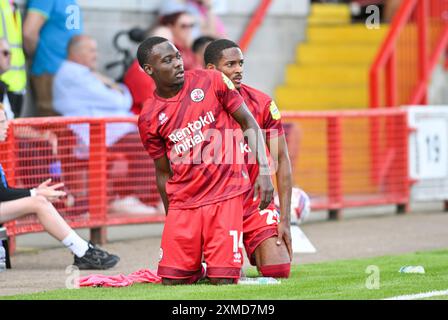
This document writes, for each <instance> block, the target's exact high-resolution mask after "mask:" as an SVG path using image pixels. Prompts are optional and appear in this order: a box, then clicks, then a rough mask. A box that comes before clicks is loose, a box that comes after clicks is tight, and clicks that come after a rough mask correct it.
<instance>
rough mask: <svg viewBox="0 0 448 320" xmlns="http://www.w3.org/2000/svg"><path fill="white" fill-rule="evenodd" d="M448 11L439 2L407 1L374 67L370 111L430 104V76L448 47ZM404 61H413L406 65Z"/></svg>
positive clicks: (447, 5)
mask: <svg viewBox="0 0 448 320" xmlns="http://www.w3.org/2000/svg"><path fill="white" fill-rule="evenodd" d="M447 10H448V3H446V2H444V3H442V2H439V1H438V0H425V1H421V0H420V1H418V0H404V1H403V3H402V5H401V6H400V8H399V10H398V12H397V14H396V15H395V17H394V20H393V21H392V25H391V28H390V31H389V33H388V35H387V37H386V39H385V40H384V42H383V43H382V45H381V47H380V50H379V52H378V54H377V55H376V57H375V59H374V62H373V64H372V66H371V68H370V73H369V81H370V83H369V88H370V92H369V93H370V97H369V106H370V108H379V107H381V106H385V105H386V106H387V107H394V106H397V105H403V104H427V87H428V81H429V76H430V73H431V72H432V70H434V68H435V66H436V64H437V61H438V59H439V58H440V56H441V55H442V53H443V52H444V49H445V48H446V47H447V45H448V24H447V19H446V18H445V17H444V12H446V11H447ZM440 26H442V28H440ZM405 45H407V47H406V49H404V48H405V47H404V46H405ZM404 52H406V54H407V56H406V57H404V55H403V53H404ZM399 53H401V56H400V55H399ZM403 58H407V59H411V62H409V61H408V62H405V63H408V65H405V63H403V62H402V61H400V59H403ZM400 63H401V65H400ZM400 67H401V68H400ZM411 69H412V70H411ZM382 71H384V72H385V77H384V83H380V79H381V72H382ZM383 92H384V94H383ZM381 97H383V98H384V99H385V101H384V102H382V101H381Z"/></svg>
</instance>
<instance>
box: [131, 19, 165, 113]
mask: <svg viewBox="0 0 448 320" xmlns="http://www.w3.org/2000/svg"><path fill="white" fill-rule="evenodd" d="M150 36H151V37H155V36H158V37H163V38H165V39H168V40H169V41H171V42H172V41H173V35H172V33H171V30H170V29H169V28H168V27H164V26H157V27H155V28H154V29H153V30H152V31H151V32H150ZM123 81H124V84H125V85H126V86H127V87H128V88H129V91H130V92H131V95H132V99H133V100H134V103H133V104H132V108H131V111H132V113H134V114H136V115H139V114H140V111H141V110H142V108H143V103H144V102H145V101H146V100H148V99H149V98H150V97H152V94H153V92H154V90H155V88H156V86H155V83H154V80H152V78H151V77H150V76H148V75H147V74H146V72H145V71H143V69H142V68H141V67H140V64H139V63H138V60H137V59H135V60H134V62H133V63H132V65H131V66H130V67H129V69H128V70H127V71H126V74H125V75H124V79H123Z"/></svg>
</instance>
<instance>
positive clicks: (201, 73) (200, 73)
mask: <svg viewBox="0 0 448 320" xmlns="http://www.w3.org/2000/svg"><path fill="white" fill-rule="evenodd" d="M185 74H186V75H187V77H200V78H216V77H217V76H220V75H221V72H220V71H217V70H212V69H194V70H188V71H186V72H185Z"/></svg>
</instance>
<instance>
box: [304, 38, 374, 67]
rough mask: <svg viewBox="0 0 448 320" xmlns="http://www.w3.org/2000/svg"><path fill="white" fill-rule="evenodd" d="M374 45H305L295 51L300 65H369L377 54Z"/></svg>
mask: <svg viewBox="0 0 448 320" xmlns="http://www.w3.org/2000/svg"><path fill="white" fill-rule="evenodd" d="M377 48H378V46H376V45H349V46H347V45H324V44H312V43H305V44H302V45H300V46H299V47H298V48H297V51H296V59H297V62H298V63H300V64H314V65H328V64H333V65H364V66H366V65H370V64H371V63H372V61H373V59H374V57H375V55H376V53H377Z"/></svg>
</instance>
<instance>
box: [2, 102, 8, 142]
mask: <svg viewBox="0 0 448 320" xmlns="http://www.w3.org/2000/svg"><path fill="white" fill-rule="evenodd" d="M7 132H8V119H7V118H6V112H5V108H4V106H3V104H2V103H0V141H5V140H6V134H7Z"/></svg>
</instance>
